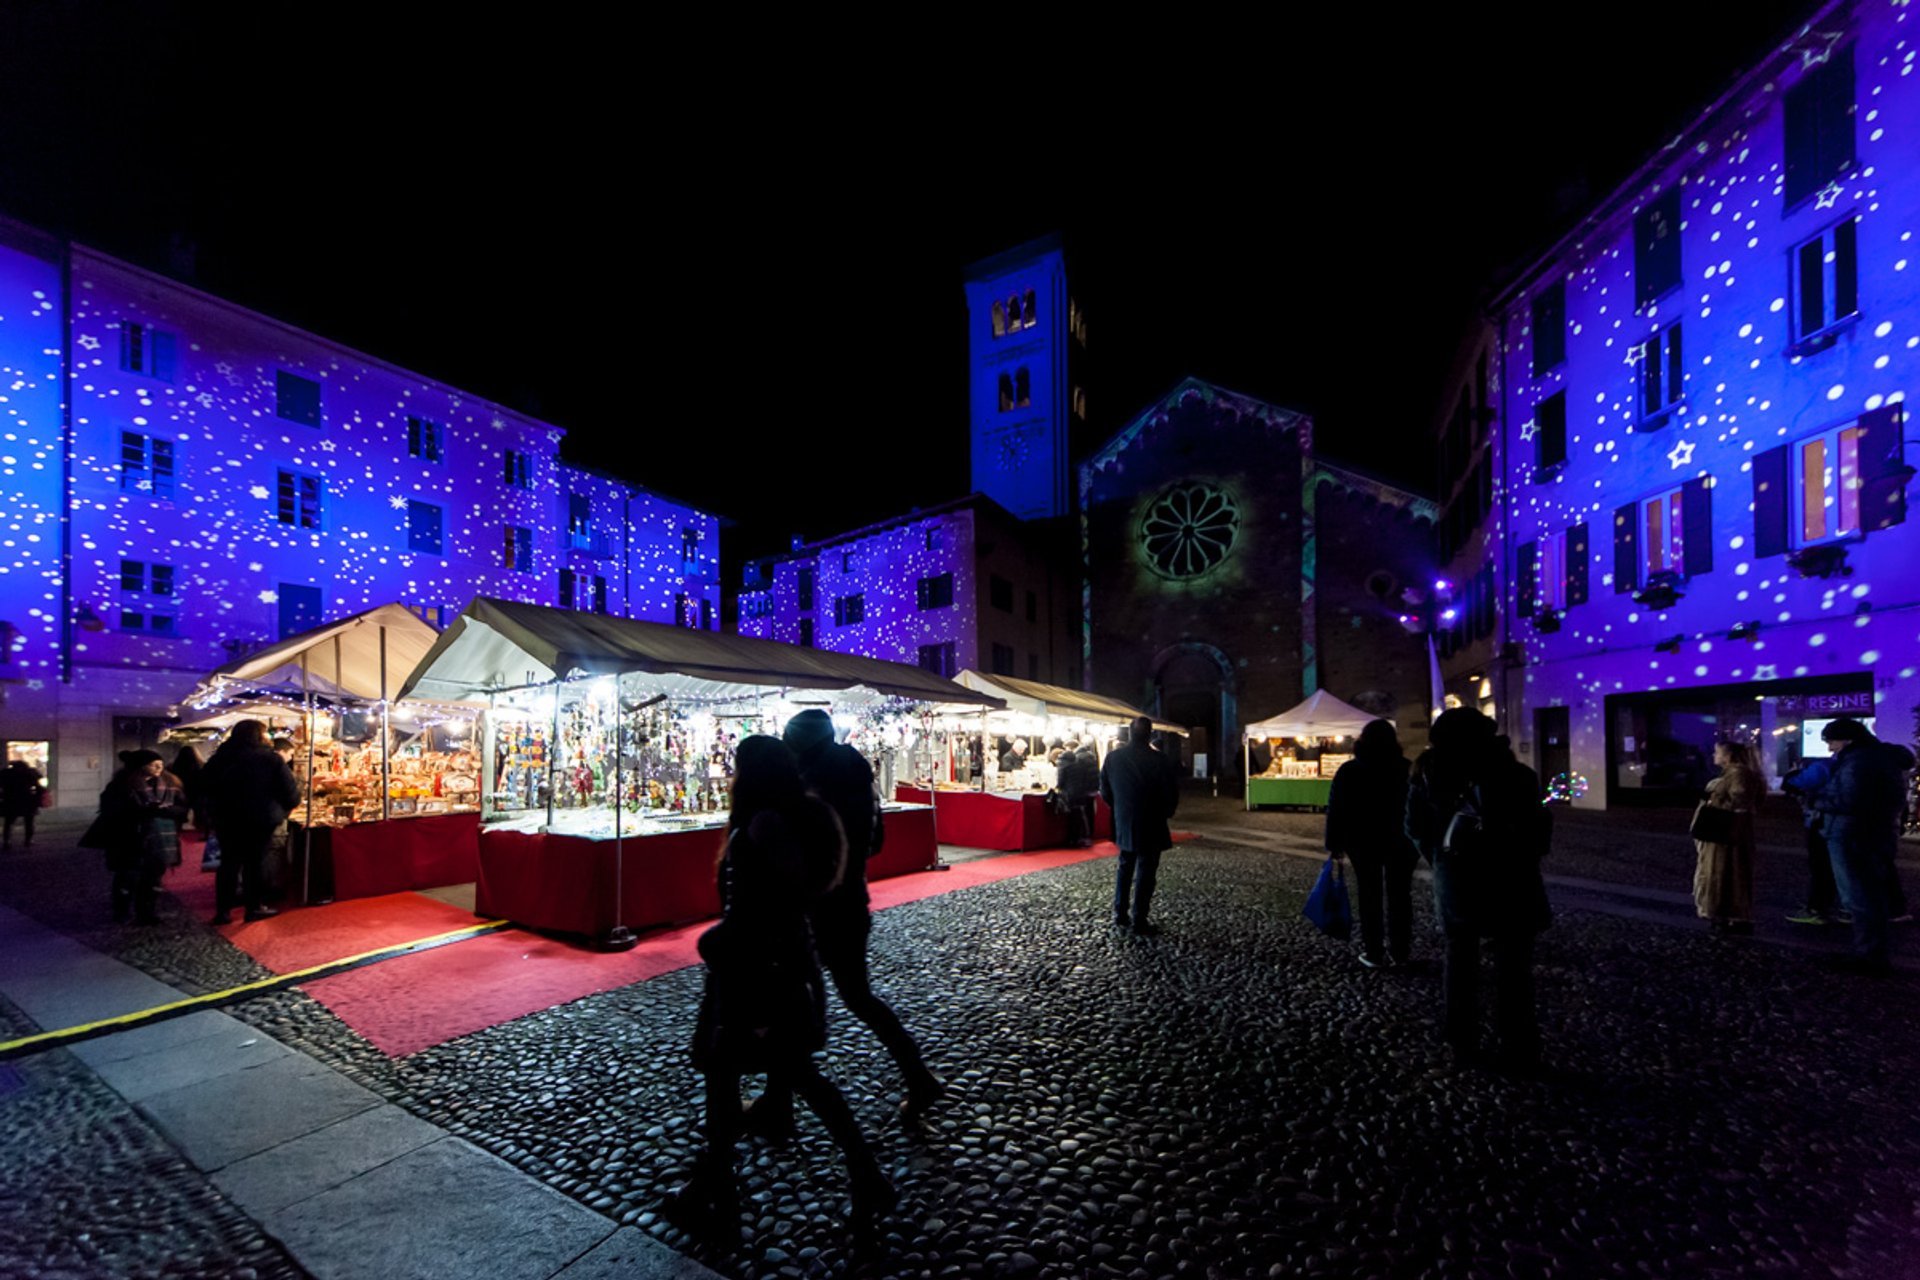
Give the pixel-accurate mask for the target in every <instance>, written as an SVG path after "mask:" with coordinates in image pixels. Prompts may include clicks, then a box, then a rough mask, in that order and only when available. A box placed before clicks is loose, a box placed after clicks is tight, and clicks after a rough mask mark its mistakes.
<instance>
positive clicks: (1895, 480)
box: [1860, 404, 1913, 533]
mask: <svg viewBox="0 0 1920 1280" xmlns="http://www.w3.org/2000/svg"><path fill="white" fill-rule="evenodd" d="M1903 408H1904V406H1903V405H1900V404H1890V405H1886V406H1884V407H1882V408H1879V409H1875V410H1874V411H1873V412H1871V413H1863V414H1861V415H1860V432H1861V436H1860V532H1862V533H1872V532H1873V531H1874V530H1876V529H1891V528H1892V527H1893V526H1894V525H1896V524H1899V523H1901V522H1902V521H1904V520H1905V519H1906V518H1907V481H1908V480H1911V479H1912V478H1913V473H1912V472H1911V471H1909V470H1908V469H1907V467H1906V461H1905V452H1904V446H1903V445H1902V443H1901V440H1900V421H1901V411H1902V409H1903Z"/></svg>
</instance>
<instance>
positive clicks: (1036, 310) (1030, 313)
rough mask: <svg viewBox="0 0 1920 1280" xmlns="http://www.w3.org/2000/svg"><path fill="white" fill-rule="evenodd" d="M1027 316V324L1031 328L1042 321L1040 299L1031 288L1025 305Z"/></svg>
mask: <svg viewBox="0 0 1920 1280" xmlns="http://www.w3.org/2000/svg"><path fill="white" fill-rule="evenodd" d="M1025 316H1026V326H1027V328H1029V329H1031V328H1033V326H1035V325H1037V324H1039V323H1040V300H1039V298H1038V297H1037V296H1036V295H1035V294H1034V291H1033V290H1031V289H1029V290H1027V305H1026V307H1025Z"/></svg>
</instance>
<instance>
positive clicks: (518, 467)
mask: <svg viewBox="0 0 1920 1280" xmlns="http://www.w3.org/2000/svg"><path fill="white" fill-rule="evenodd" d="M503 460H504V462H505V464H506V465H505V469H504V473H503V474H502V476H501V479H502V480H504V481H505V482H506V485H507V487H508V488H509V489H531V488H533V459H532V458H531V457H529V456H528V455H526V454H524V453H521V452H520V451H519V450H518V449H508V450H507V451H506V453H505V454H504V455H503Z"/></svg>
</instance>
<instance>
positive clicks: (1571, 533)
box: [1566, 524, 1593, 608]
mask: <svg viewBox="0 0 1920 1280" xmlns="http://www.w3.org/2000/svg"><path fill="white" fill-rule="evenodd" d="M1588 548H1589V539H1588V537H1587V526H1586V525H1584V524H1577V525H1575V526H1573V528H1571V529H1569V530H1567V583H1566V585H1567V607H1568V608H1572V607H1573V606H1574V605H1576V604H1585V603H1586V602H1587V570H1588V568H1589V566H1590V564H1591V561H1592V559H1593V557H1592V555H1591V554H1590V553H1589V549H1588Z"/></svg>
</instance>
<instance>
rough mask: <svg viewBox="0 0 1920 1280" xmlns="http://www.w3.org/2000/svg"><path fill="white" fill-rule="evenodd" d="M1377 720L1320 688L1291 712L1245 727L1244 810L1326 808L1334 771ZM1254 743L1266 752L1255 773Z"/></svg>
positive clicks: (1343, 762)
mask: <svg viewBox="0 0 1920 1280" xmlns="http://www.w3.org/2000/svg"><path fill="white" fill-rule="evenodd" d="M1379 718H1380V717H1379V716H1375V715H1369V714H1368V713H1367V712H1365V711H1362V710H1360V709H1359V708H1358V707H1352V706H1348V705H1347V704H1346V703H1344V702H1342V701H1340V699H1338V698H1336V697H1334V696H1333V695H1332V694H1330V693H1328V692H1327V691H1326V690H1325V689H1320V690H1318V691H1316V692H1315V693H1314V694H1313V696H1312V697H1310V698H1308V699H1307V700H1306V701H1305V702H1302V703H1301V704H1300V705H1298V706H1296V707H1294V708H1292V709H1291V710H1289V711H1283V712H1281V713H1280V714H1279V715H1277V716H1274V717H1273V718H1271V719H1268V720H1260V721H1257V722H1255V723H1253V724H1250V725H1248V726H1247V729H1246V734H1245V741H1244V743H1243V749H1244V751H1245V758H1246V777H1247V808H1249V809H1253V808H1256V807H1258V806H1260V805H1263V804H1274V805H1287V806H1291V807H1296V808H1314V809H1324V808H1326V807H1327V796H1328V794H1329V793H1330V792H1331V791H1332V789H1333V775H1334V773H1335V772H1336V771H1338V769H1339V768H1340V766H1341V765H1343V764H1345V763H1346V762H1347V761H1349V760H1351V759H1352V758H1353V740H1354V739H1355V738H1357V737H1358V736H1359V735H1360V731H1361V730H1362V729H1364V728H1366V727H1367V725H1368V724H1369V723H1371V722H1372V721H1375V720H1378V719H1379ZM1256 743H1259V744H1262V746H1263V749H1264V750H1266V751H1267V752H1268V754H1269V762H1268V764H1267V766H1266V768H1265V769H1264V770H1262V771H1261V772H1259V773H1255V772H1254V761H1253V749H1254V745H1255V744H1256Z"/></svg>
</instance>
